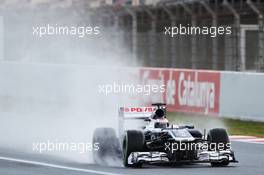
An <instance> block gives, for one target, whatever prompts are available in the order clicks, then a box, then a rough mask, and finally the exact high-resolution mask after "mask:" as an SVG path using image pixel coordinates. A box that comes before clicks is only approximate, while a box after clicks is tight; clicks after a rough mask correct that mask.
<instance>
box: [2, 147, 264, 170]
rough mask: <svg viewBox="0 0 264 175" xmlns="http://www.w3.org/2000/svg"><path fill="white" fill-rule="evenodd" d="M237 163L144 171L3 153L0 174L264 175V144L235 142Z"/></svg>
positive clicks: (147, 167)
mask: <svg viewBox="0 0 264 175" xmlns="http://www.w3.org/2000/svg"><path fill="white" fill-rule="evenodd" d="M232 147H233V149H234V150H235V153H236V158H237V159H238V160H239V163H238V164H230V166H228V167H211V166H210V164H194V165H185V166H179V167H155V166H145V167H143V168H141V169H130V168H129V169H128V168H123V167H106V166H98V165H92V164H76V163H71V162H61V161H56V159H54V158H48V159H47V158H40V157H36V156H30V155H24V154H23V153H21V154H19V153H14V152H13V153H6V152H5V151H3V150H2V151H0V175H84V174H85V175H91V174H95V175H97V174H101V175H121V174H122V175H128V174H129V175H136V174H138V175H172V174H173V175H178V174H179V175H196V174H197V175H200V174H201V175H211V174H214V175H218V174H219V175H220V174H221V175H229V174H231V175H236V174H238V175H243V174H245V175H249V174H252V175H263V174H264V144H254V143H242V142H233V144H232Z"/></svg>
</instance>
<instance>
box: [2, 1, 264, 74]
mask: <svg viewBox="0 0 264 175" xmlns="http://www.w3.org/2000/svg"><path fill="white" fill-rule="evenodd" d="M0 4H1V5H0V6H1V10H0V11H1V13H2V14H3V16H4V17H6V20H5V26H4V27H2V28H3V31H2V32H1V33H3V32H4V33H5V35H4V40H3V42H4V43H5V44H6V45H8V44H9V43H12V47H13V49H9V48H7V47H3V44H2V48H3V49H2V50H3V53H2V55H3V54H4V55H5V57H3V56H2V59H3V58H4V59H6V60H16V59H24V60H27V59H26V58H25V54H26V53H28V51H29V52H30V50H34V53H36V52H37V50H38V49H37V48H39V47H38V46H39V45H40V44H41V43H42V44H43V41H42V42H39V41H35V39H33V41H32V42H33V43H34V44H31V45H29V44H27V42H24V40H25V41H26V40H28V37H29V36H30V35H31V33H30V34H29V35H27V32H24V33H23V34H22V32H23V30H25V31H26V28H25V27H26V26H25V25H23V26H24V27H22V28H21V29H20V31H21V33H20V32H18V31H17V30H16V29H17V28H16V27H13V28H11V27H10V25H12V24H14V21H15V22H16V25H17V26H22V24H21V23H28V22H30V23H33V24H34V19H39V18H41V19H42V20H43V21H45V20H46V22H47V21H49V20H51V19H52V20H54V22H56V19H54V13H56V16H57V17H58V18H57V19H59V21H60V22H59V23H63V21H64V22H66V21H67V22H69V19H72V20H73V19H74V21H75V22H76V21H77V22H78V23H89V24H91V23H93V24H97V25H100V26H104V28H107V27H108V28H111V29H112V30H111V31H110V30H108V31H107V33H106V32H102V33H103V34H105V35H104V36H108V37H109V38H111V41H112V42H111V43H113V44H112V47H114V48H115V50H116V52H126V53H131V54H130V55H129V57H130V59H129V62H131V63H138V64H140V65H142V66H151V67H171V68H196V69H210V70H212V69H213V70H232V71H254V72H255V71H260V72H261V71H263V70H264V61H263V60H264V34H263V33H264V32H263V13H264V1H262V0H55V1H54V0H20V1H18V0H1V1H0ZM54 9H55V10H54ZM32 14H34V15H32ZM52 14H53V15H52ZM16 15H19V18H16ZM62 16H63V17H62ZM66 16H67V17H66ZM36 21H37V20H35V22H36ZM57 21H58V20H57ZM179 24H182V25H186V26H187V25H190V26H208V27H211V26H231V27H232V34H231V35H218V36H217V37H210V36H209V35H175V36H174V37H173V38H172V37H170V36H169V35H165V34H164V32H165V29H164V27H171V26H179ZM15 30H16V31H15ZM7 31H8V33H7ZM2 37H3V34H2ZM18 37H19V38H20V41H21V42H19V43H14V42H13V41H14V40H16V39H17V38H18ZM114 38H118V40H119V41H118V42H115V41H114V40H115V39H114ZM78 42H79V41H78ZM116 43H119V45H118V44H116ZM120 43H121V44H120ZM35 44H36V45H35ZM53 44H54V43H53ZM43 45H45V43H44V44H43ZM72 45H74V44H72ZM85 46H87V44H86V43H85V44H84V45H83V46H82V47H84V48H85ZM49 47H57V45H56V44H54V45H52V46H48V48H49ZM60 47H61V46H60ZM87 47H88V46H87ZM98 47H102V43H101V44H100V45H99V46H98ZM48 48H47V49H46V50H49V49H48ZM14 49H16V50H17V52H13V50H14ZM25 51H26V53H25ZM30 54H31V56H32V54H33V53H32V52H31V53H30ZM53 54H55V53H53ZM21 55H23V57H21ZM65 55H66V54H65ZM124 55H125V56H126V57H128V55H127V54H124ZM26 56H29V55H26ZM33 56H34V55H33ZM37 56H40V55H37ZM45 56H46V57H49V56H50V55H49V54H48V52H46V55H45ZM57 56H58V55H57ZM40 57H43V54H42V56H40ZM57 59H58V58H57ZM45 60H46V61H47V60H48V59H47V58H46V59H45ZM64 61H65V60H64ZM72 61H73V62H75V63H84V62H85V60H78V59H75V60H72ZM86 63H87V62H86ZM87 64H89V63H87Z"/></svg>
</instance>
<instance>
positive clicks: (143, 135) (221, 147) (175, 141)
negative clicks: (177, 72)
mask: <svg viewBox="0 0 264 175" xmlns="http://www.w3.org/2000/svg"><path fill="white" fill-rule="evenodd" d="M131 119H132V120H135V119H136V120H142V121H144V122H147V124H146V125H145V126H143V127H142V128H141V129H136V130H134V129H133V130H124V121H125V120H131ZM93 142H94V143H99V145H100V146H99V150H98V151H94V152H93V157H94V161H95V163H99V164H101V163H103V162H104V158H105V157H115V158H117V159H122V161H123V165H124V166H125V167H141V166H142V165H143V164H157V165H161V164H169V165H178V164H188V163H211V165H212V166H227V165H228V164H229V163H230V162H238V161H237V160H236V159H235V156H234V152H233V151H232V150H231V143H230V141H229V137H228V134H227V132H226V130H225V129H223V128H215V129H211V130H209V131H208V133H207V134H206V132H204V133H202V132H200V130H198V129H196V128H194V126H193V125H173V124H170V123H169V122H168V120H167V119H166V105H165V104H161V103H156V104H153V106H151V107H139V108H124V107H121V108H120V109H119V134H118V136H117V135H116V132H115V130H114V129H113V128H97V129H96V130H95V131H94V135H93Z"/></svg>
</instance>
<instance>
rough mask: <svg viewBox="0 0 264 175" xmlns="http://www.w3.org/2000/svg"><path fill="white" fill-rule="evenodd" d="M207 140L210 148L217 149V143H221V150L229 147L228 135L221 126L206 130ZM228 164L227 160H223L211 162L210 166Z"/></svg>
mask: <svg viewBox="0 0 264 175" xmlns="http://www.w3.org/2000/svg"><path fill="white" fill-rule="evenodd" d="M207 140H208V142H209V147H210V149H211V150H219V145H222V146H221V150H227V149H229V145H230V141H229V137H228V134H227V132H226V130H225V129H223V128H215V129H211V130H210V131H209V132H208V135H207ZM228 164H229V160H224V161H222V162H211V165H212V166H227V165H228Z"/></svg>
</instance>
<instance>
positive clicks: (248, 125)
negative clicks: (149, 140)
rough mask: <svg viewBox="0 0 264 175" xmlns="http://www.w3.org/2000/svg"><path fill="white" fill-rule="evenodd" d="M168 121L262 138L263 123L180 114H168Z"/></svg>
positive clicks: (263, 134)
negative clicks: (220, 128) (224, 129)
mask: <svg viewBox="0 0 264 175" xmlns="http://www.w3.org/2000/svg"><path fill="white" fill-rule="evenodd" d="M167 117H168V119H169V120H170V121H171V122H173V123H175V124H190V123H191V124H193V125H194V126H195V127H197V128H201V129H207V130H208V129H211V128H217V127H223V128H226V129H227V131H228V133H229V134H230V135H249V136H256V137H264V122H255V121H245V120H238V119H230V118H227V117H215V116H210V117H209V116H203V115H193V114H182V113H168V114H167Z"/></svg>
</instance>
